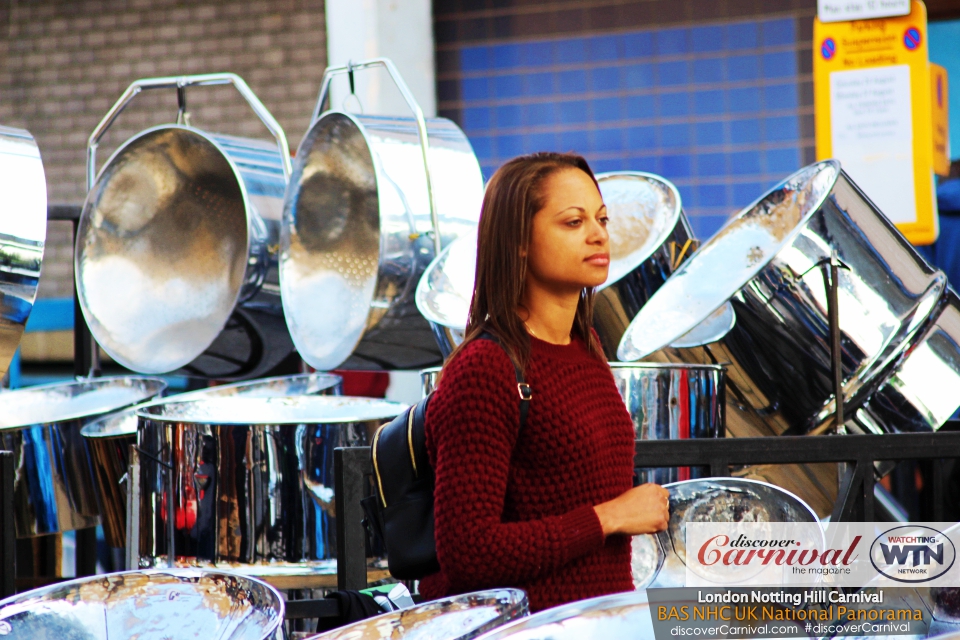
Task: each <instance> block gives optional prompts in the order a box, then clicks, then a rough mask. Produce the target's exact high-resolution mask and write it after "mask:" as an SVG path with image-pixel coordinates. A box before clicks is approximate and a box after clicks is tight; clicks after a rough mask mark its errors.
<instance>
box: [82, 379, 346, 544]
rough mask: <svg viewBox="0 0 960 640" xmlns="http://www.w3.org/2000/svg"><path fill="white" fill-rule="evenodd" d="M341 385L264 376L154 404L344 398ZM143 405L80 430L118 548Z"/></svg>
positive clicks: (108, 531) (109, 535)
mask: <svg viewBox="0 0 960 640" xmlns="http://www.w3.org/2000/svg"><path fill="white" fill-rule="evenodd" d="M341 382H342V381H341V378H340V376H335V375H331V374H328V373H309V374H300V375H294V376H281V377H277V378H263V379H260V380H251V381H247V382H236V383H233V384H225V385H220V386H217V387H210V388H209V389H199V390H197V391H190V392H188V393H181V394H178V395H176V396H174V397H173V398H168V399H160V400H154V401H153V403H162V402H169V401H174V400H175V401H182V400H186V399H191V398H193V399H197V398H229V397H256V398H269V397H281V396H299V395H340V385H341ZM143 406H144V405H138V406H136V407H133V408H131V409H127V410H126V411H122V412H119V413H116V414H112V415H109V416H107V417H105V418H102V419H100V420H96V421H94V422H91V423H90V424H88V425H86V426H85V427H83V429H82V430H81V434H82V435H83V437H84V438H85V439H86V442H87V446H88V447H89V449H90V455H91V458H92V461H93V469H94V478H95V480H96V483H97V496H98V498H99V502H100V514H101V516H103V533H104V537H105V538H106V541H107V544H109V545H110V546H111V547H117V548H120V547H124V546H126V544H127V540H126V528H127V525H126V517H127V484H126V482H125V481H124V479H125V477H126V474H127V470H128V467H129V464H130V460H129V452H130V445H133V444H136V441H137V412H138V411H139V410H140V409H142V408H143Z"/></svg>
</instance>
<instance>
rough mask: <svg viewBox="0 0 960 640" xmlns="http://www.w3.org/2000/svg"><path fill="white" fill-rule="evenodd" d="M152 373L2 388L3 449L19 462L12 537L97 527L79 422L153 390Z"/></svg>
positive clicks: (156, 383)
mask: <svg viewBox="0 0 960 640" xmlns="http://www.w3.org/2000/svg"><path fill="white" fill-rule="evenodd" d="M166 386H167V384H166V383H165V382H164V381H163V380H159V379H156V378H133V377H123V378H97V379H95V380H87V381H83V382H67V383H58V384H52V385H45V386H41V387H29V388H26V389H21V390H18V391H9V392H4V393H2V394H0V449H4V450H7V451H12V452H13V454H14V459H15V461H16V462H15V464H16V476H15V480H14V497H13V500H14V514H15V521H16V529H17V537H18V538H27V537H32V536H38V535H45V534H50V533H60V532H62V531H70V530H73V529H83V528H86V527H93V526H96V525H97V524H98V523H99V521H100V518H99V508H98V505H97V495H96V490H95V488H94V479H93V476H92V475H91V464H90V456H89V453H88V451H87V446H86V444H85V443H84V438H82V437H81V436H80V431H81V429H82V427H83V426H84V425H85V424H87V423H88V422H91V421H92V420H95V419H97V418H98V417H101V416H103V415H106V414H109V413H112V412H115V411H119V410H122V409H125V408H126V407H130V406H133V405H136V404H138V403H140V402H143V401H144V400H147V399H149V398H153V397H155V396H158V395H159V394H160V393H162V392H163V390H164V389H165V388H166Z"/></svg>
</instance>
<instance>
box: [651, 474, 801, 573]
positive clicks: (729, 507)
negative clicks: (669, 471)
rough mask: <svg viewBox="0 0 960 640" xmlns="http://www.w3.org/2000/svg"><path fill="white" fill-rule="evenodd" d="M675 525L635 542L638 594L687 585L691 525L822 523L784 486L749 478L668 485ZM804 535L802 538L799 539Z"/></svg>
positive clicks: (671, 516) (708, 479) (671, 521)
mask: <svg viewBox="0 0 960 640" xmlns="http://www.w3.org/2000/svg"><path fill="white" fill-rule="evenodd" d="M665 488H666V489H667V490H669V491H670V524H669V525H668V526H667V530H666V531H661V532H660V533H658V534H656V535H641V536H634V537H633V569H632V570H633V580H634V584H635V586H636V587H637V589H642V588H656V587H682V586H684V585H685V584H686V563H685V558H686V547H685V546H684V540H685V537H684V527H685V525H686V523H688V522H797V523H804V522H805V523H815V524H816V525H817V529H816V531H820V529H819V526H820V524H819V523H820V520H819V518H817V514H816V513H814V512H813V509H811V508H810V507H809V506H808V505H807V504H806V503H805V502H804V501H803V500H801V499H800V498H798V497H797V496H795V495H794V494H792V493H790V492H789V491H786V490H784V489H782V488H780V487H778V486H775V485H772V484H768V483H766V482H758V481H756V480H746V479H744V478H703V479H700V480H688V481H686V482H675V483H673V484H668V485H665ZM798 535H799V534H798Z"/></svg>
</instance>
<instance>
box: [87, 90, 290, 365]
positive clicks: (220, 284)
mask: <svg viewBox="0 0 960 640" xmlns="http://www.w3.org/2000/svg"><path fill="white" fill-rule="evenodd" d="M215 84H232V85H233V86H235V87H236V88H237V90H238V91H239V92H240V94H241V95H242V96H243V97H244V98H245V99H246V101H247V102H248V103H249V104H250V106H251V107H252V108H253V111H254V112H255V113H256V114H257V116H258V117H259V118H260V120H261V121H263V123H264V124H265V125H266V126H267V128H268V129H269V130H270V133H271V134H273V137H274V138H275V139H276V142H275V144H268V143H266V142H260V141H257V140H247V139H243V138H235V137H229V136H221V135H215V134H212V133H209V132H206V131H202V130H200V129H197V128H194V127H190V126H185V125H183V124H182V123H178V124H170V125H162V126H158V127H153V128H151V129H147V130H145V131H142V132H140V133H138V134H137V135H136V136H134V137H133V138H131V139H129V140H128V141H126V142H125V143H124V144H123V145H122V146H121V147H120V148H119V149H117V151H116V152H115V153H114V154H113V156H112V157H111V158H110V159H109V160H108V161H107V162H106V164H105V165H104V166H103V168H102V169H101V170H100V173H99V175H97V176H96V179H94V172H95V170H96V149H97V144H98V142H99V140H100V139H101V138H102V137H103V134H104V133H105V132H106V130H107V129H108V128H109V127H110V125H111V124H112V123H113V121H114V120H115V119H116V117H117V116H118V115H119V113H120V111H122V110H123V109H124V108H125V107H126V106H127V104H129V103H130V101H131V100H132V99H133V98H134V97H135V96H136V95H137V94H138V93H139V92H141V91H143V90H146V89H158V88H162V89H172V88H176V89H177V92H178V97H179V98H180V115H181V116H183V113H184V109H185V108H186V105H185V100H186V99H185V95H186V87H188V86H197V85H215ZM178 120H182V117H181V118H178ZM87 150H88V159H87V187H88V194H87V200H86V202H85V203H84V206H83V212H82V214H81V218H80V226H79V229H78V231H77V246H76V253H75V258H74V261H75V264H74V266H75V273H76V281H77V295H78V296H79V299H80V307H81V309H82V310H83V315H84V318H86V321H87V324H88V325H89V326H90V331H91V332H92V333H93V336H94V337H95V338H96V340H97V342H98V343H99V344H100V346H101V347H103V349H104V350H105V351H106V352H107V353H109V354H110V356H111V357H112V358H113V359H114V360H116V361H117V362H119V363H120V364H122V365H124V366H125V367H127V368H129V369H132V370H134V371H139V372H143V373H161V372H166V371H173V370H175V369H180V368H182V369H183V370H184V371H186V372H187V373H189V374H190V375H194V376H202V377H210V378H219V379H242V378H252V377H256V376H258V375H262V374H263V373H265V372H267V371H269V370H270V369H272V368H273V367H274V366H275V365H276V364H278V363H279V362H280V361H281V360H282V359H283V358H285V357H286V356H287V355H289V354H290V353H291V352H292V350H293V345H292V342H291V341H290V338H289V335H288V332H287V331H286V329H285V322H284V319H283V310H282V308H281V303H280V297H279V294H280V290H279V279H278V272H277V253H278V247H279V241H280V238H279V224H280V217H281V213H282V207H283V194H284V190H285V188H286V183H287V180H288V178H289V175H290V153H289V150H288V148H287V141H286V138H285V136H284V134H283V130H282V129H281V128H280V125H279V124H277V122H276V120H274V118H273V116H271V115H270V113H269V112H268V111H267V109H266V107H264V106H263V104H262V103H261V102H260V101H259V100H258V99H257V97H256V96H255V95H254V94H253V92H252V91H251V90H250V88H249V87H248V86H247V85H246V83H245V82H244V81H243V80H241V79H240V78H239V77H238V76H236V75H233V74H230V73H222V74H211V75H200V76H186V77H179V78H150V79H145V80H137V81H136V82H134V83H133V84H132V85H130V87H129V88H127V90H126V91H125V92H124V94H123V95H122V96H121V97H120V99H119V100H118V101H117V103H116V104H115V105H114V106H113V107H112V108H111V109H110V111H109V112H108V113H107V115H106V116H105V117H104V119H103V120H102V121H101V122H100V124H99V125H97V128H96V129H95V130H94V132H93V133H92V134H91V135H90V141H89V143H88V147H87ZM117 274H123V277H122V278H121V277H117Z"/></svg>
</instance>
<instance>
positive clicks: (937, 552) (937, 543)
mask: <svg viewBox="0 0 960 640" xmlns="http://www.w3.org/2000/svg"><path fill="white" fill-rule="evenodd" d="M956 559H957V550H956V547H954V545H953V542H952V541H951V540H950V538H949V537H947V536H946V535H945V534H944V533H943V532H941V531H938V530H937V529H933V528H931V527H923V526H917V525H905V526H901V527H894V528H893V529H890V530H888V531H884V532H883V533H882V534H880V535H879V536H878V537H877V539H876V540H874V541H873V544H872V545H870V562H871V563H872V564H873V568H874V569H876V570H877V572H879V573H881V574H882V575H884V576H886V577H888V578H890V579H891V580H896V581H897V582H929V581H931V580H935V579H937V578H939V577H940V576H942V575H943V574H945V573H946V572H947V571H949V570H950V567H952V566H953V563H954V561H955V560H956Z"/></svg>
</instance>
